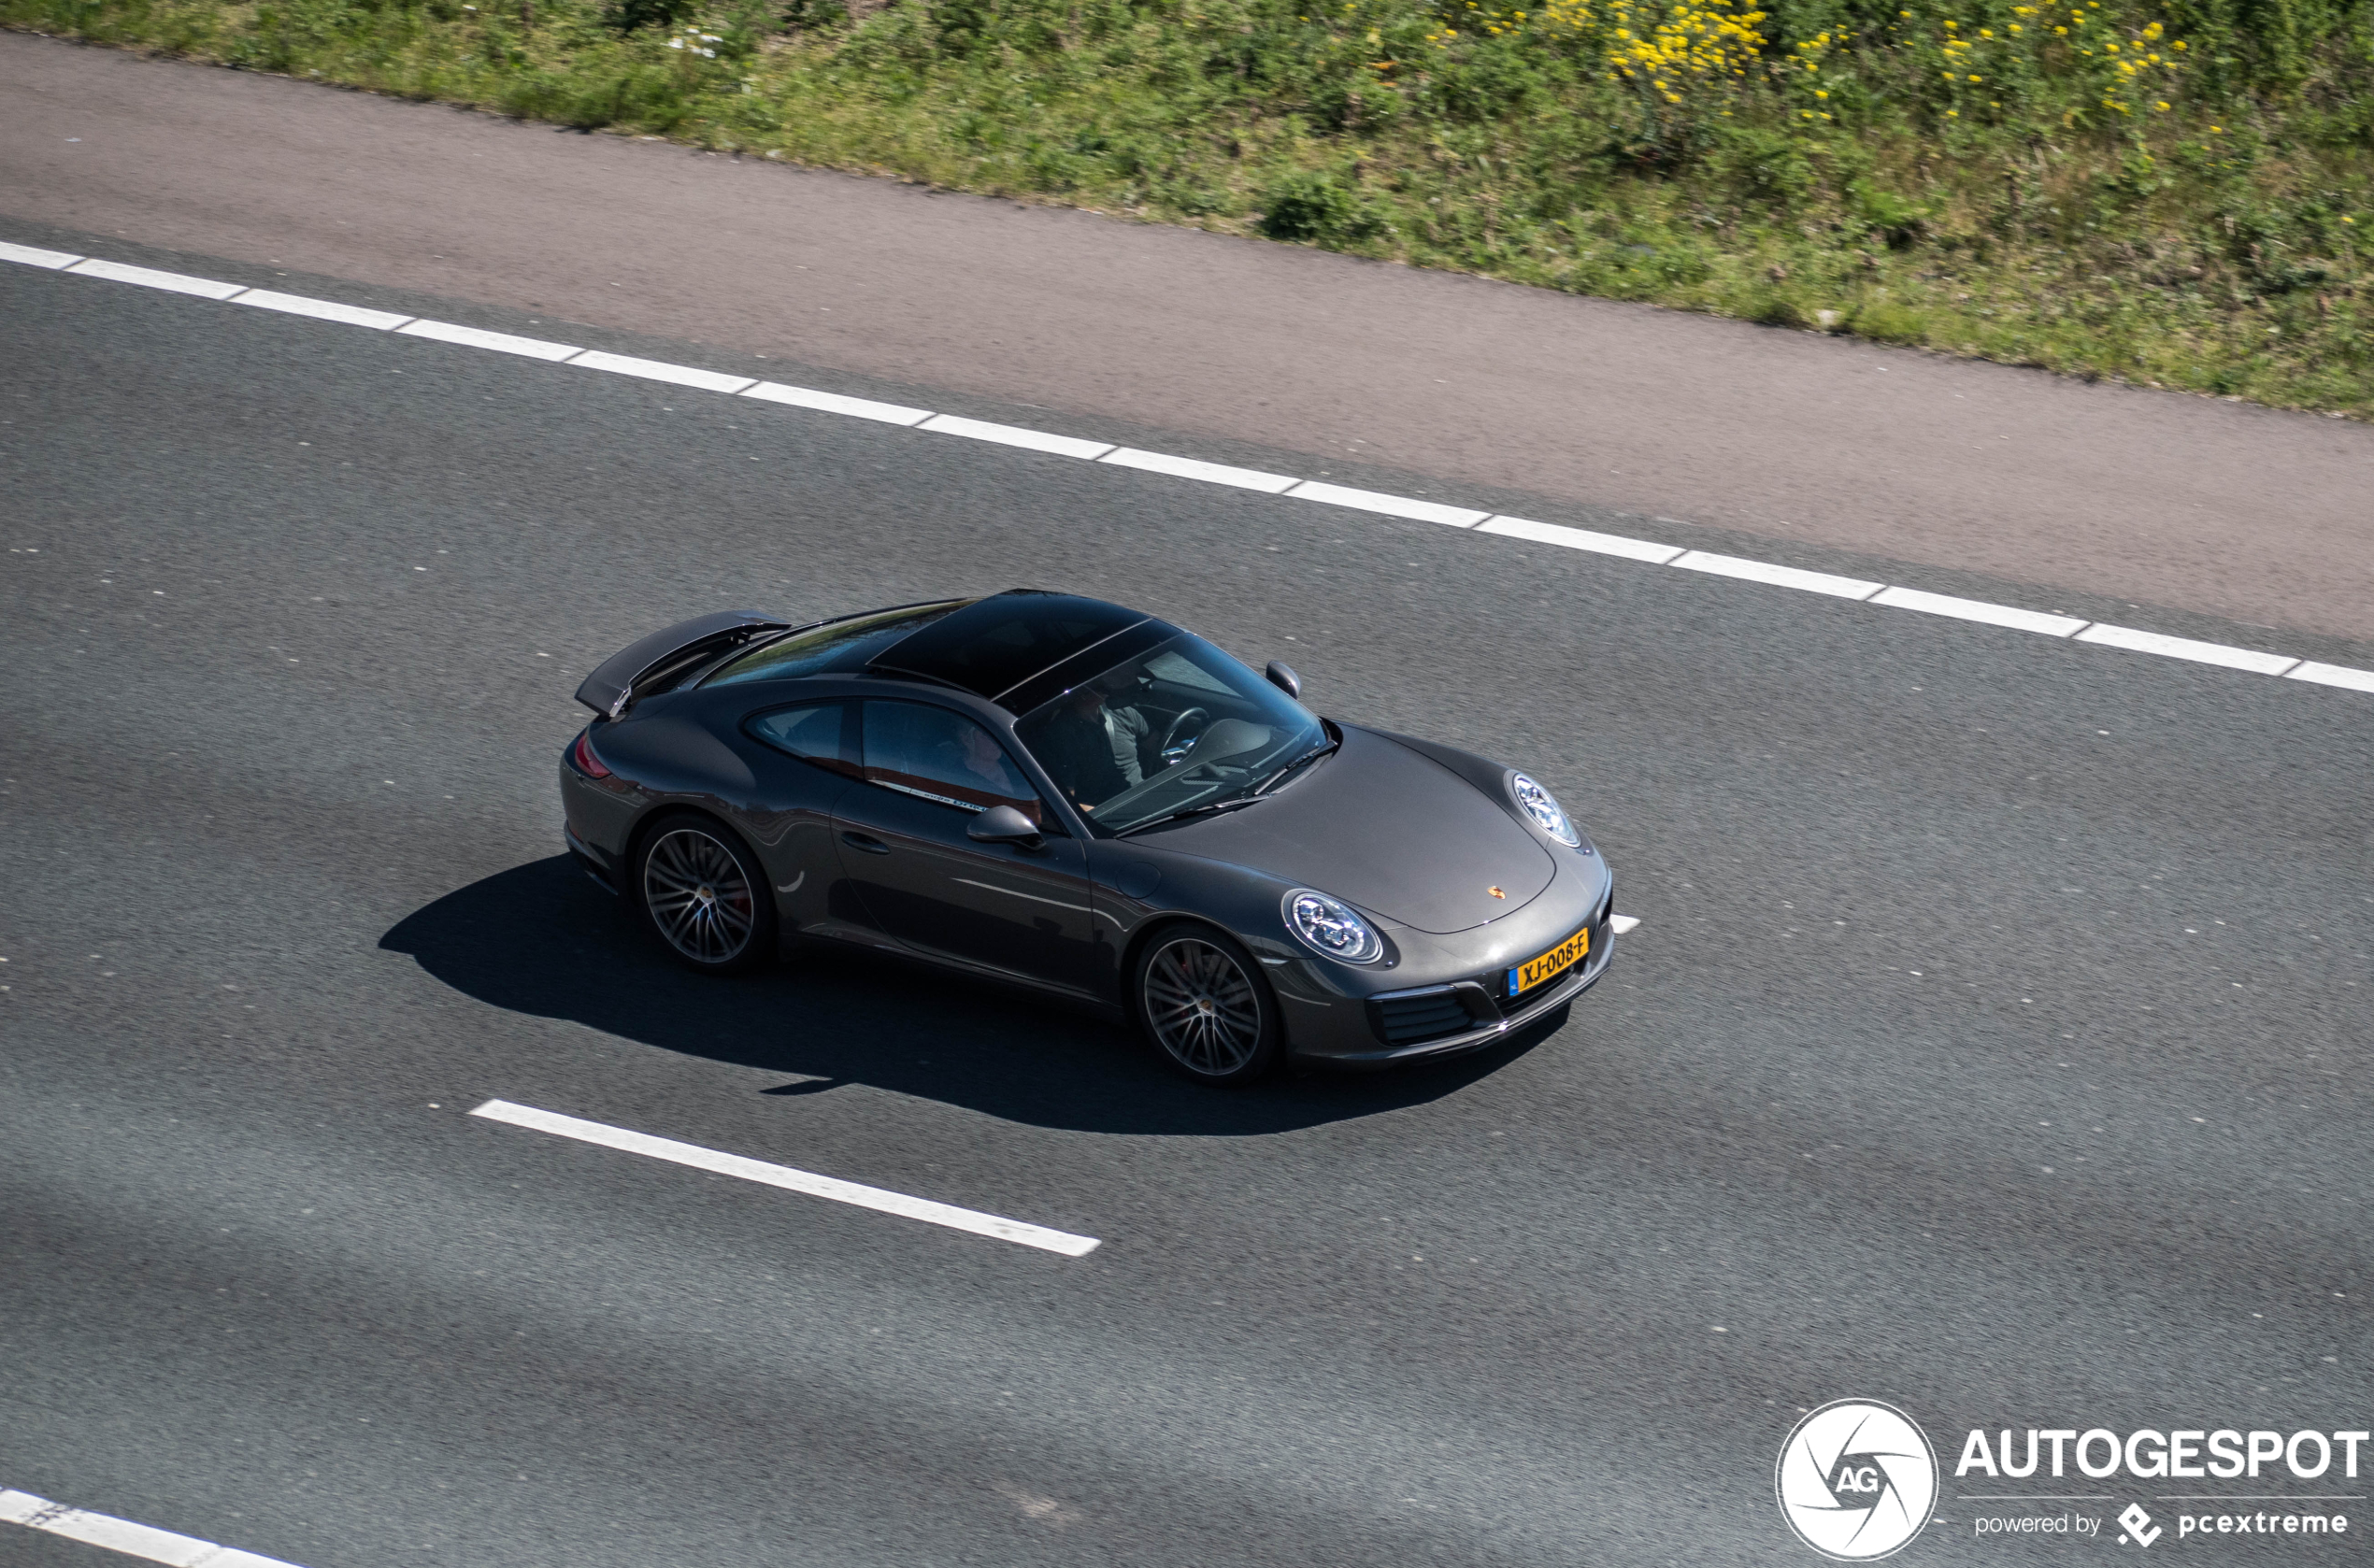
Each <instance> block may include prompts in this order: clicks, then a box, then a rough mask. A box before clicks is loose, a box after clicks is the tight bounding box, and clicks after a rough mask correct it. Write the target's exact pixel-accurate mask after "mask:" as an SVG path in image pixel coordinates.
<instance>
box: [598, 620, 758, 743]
mask: <svg viewBox="0 0 2374 1568" xmlns="http://www.w3.org/2000/svg"><path fill="white" fill-rule="evenodd" d="M791 628H792V623H791V622H790V621H788V620H779V619H778V618H777V617H775V616H771V615H762V614H761V613H759V612H758V611H756V610H719V611H717V612H716V613H715V614H713V615H703V616H695V617H694V618H693V619H692V620H679V621H678V622H677V623H676V624H675V625H673V626H670V627H669V628H668V629H667V630H665V631H664V632H654V633H652V634H651V635H650V636H648V637H645V638H643V639H642V640H641V641H640V642H637V643H634V644H631V645H630V646H628V647H626V648H624V649H621V650H620V651H618V652H616V653H613V654H611V655H610V656H609V657H608V659H605V660H603V661H602V663H601V667H600V668H598V669H596V670H595V671H594V673H593V674H592V675H590V676H587V677H585V684H583V685H582V686H579V688H578V689H577V700H578V701H579V702H580V703H583V704H584V705H585V706H587V707H590V708H592V709H593V710H594V712H596V713H598V714H600V715H601V716H602V717H603V718H605V719H616V718H618V717H619V716H620V715H622V714H623V713H624V712H625V711H626V710H627V707H628V706H629V705H631V704H632V703H633V702H634V701H635V699H636V696H637V695H639V694H640V693H641V691H643V690H644V689H645V688H647V687H650V686H651V685H653V684H655V683H657V682H658V681H659V680H660V679H661V678H662V677H665V676H670V675H677V674H681V673H682V672H684V671H685V670H688V669H690V668H692V667H693V666H694V665H695V664H700V663H707V662H708V660H710V659H713V658H715V657H717V656H718V655H719V654H721V653H723V652H726V651H727V650H728V649H734V648H737V647H739V646H740V645H741V644H743V643H746V642H749V641H750V640H751V639H752V638H753V637H761V636H765V634H767V633H769V632H788V631H790V630H791Z"/></svg>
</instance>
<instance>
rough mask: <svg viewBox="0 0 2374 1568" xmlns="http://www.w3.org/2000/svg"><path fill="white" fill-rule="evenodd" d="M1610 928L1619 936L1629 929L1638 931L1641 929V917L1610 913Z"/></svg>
mask: <svg viewBox="0 0 2374 1568" xmlns="http://www.w3.org/2000/svg"><path fill="white" fill-rule="evenodd" d="M1608 929H1609V930H1610V931H1612V932H1614V933H1615V934H1617V935H1618V936H1622V935H1623V934H1624V933H1625V932H1627V931H1637V930H1639V929H1640V917H1639V916H1637V915H1610V916H1609V917H1608Z"/></svg>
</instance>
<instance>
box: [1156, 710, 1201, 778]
mask: <svg viewBox="0 0 2374 1568" xmlns="http://www.w3.org/2000/svg"><path fill="white" fill-rule="evenodd" d="M1210 722H1211V711H1210V710H1209V709H1208V708H1200V707H1191V708H1189V709H1187V710H1186V711H1185V712H1184V713H1181V714H1180V716H1179V717H1178V718H1176V719H1174V720H1171V721H1170V728H1169V729H1167V730H1165V731H1164V732H1163V743H1162V745H1161V746H1160V747H1159V748H1157V749H1158V750H1159V751H1160V752H1161V753H1162V759H1163V766H1165V767H1176V766H1178V765H1179V764H1180V763H1183V762H1185V761H1186V760H1187V753H1188V752H1190V751H1193V750H1194V748H1195V742H1197V741H1199V740H1201V739H1202V738H1203V736H1204V727H1205V726H1206V725H1208V724H1209V723H1210ZM1191 724H1192V725H1194V733H1193V734H1190V735H1188V737H1187V738H1186V739H1185V740H1183V741H1182V740H1180V738H1179V733H1180V731H1181V730H1184V729H1186V728H1187V727H1188V726H1189V725H1191Z"/></svg>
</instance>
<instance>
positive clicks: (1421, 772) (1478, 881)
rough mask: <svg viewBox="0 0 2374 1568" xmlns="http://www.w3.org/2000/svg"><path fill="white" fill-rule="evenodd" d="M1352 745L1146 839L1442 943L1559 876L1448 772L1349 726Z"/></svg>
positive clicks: (1500, 814) (1543, 853)
mask: <svg viewBox="0 0 2374 1568" xmlns="http://www.w3.org/2000/svg"><path fill="white" fill-rule="evenodd" d="M1343 737H1344V743H1343V747H1342V748H1341V749H1340V750H1338V751H1337V753H1336V754H1335V755H1334V756H1333V757H1330V758H1329V759H1328V760H1327V761H1326V762H1324V763H1320V764H1319V765H1318V766H1316V767H1314V768H1311V769H1309V770H1308V771H1307V772H1306V773H1305V774H1304V775H1303V777H1300V778H1298V779H1295V780H1294V781H1293V782H1292V783H1290V784H1288V785H1287V786H1286V787H1285V788H1284V789H1282V790H1280V791H1278V793H1277V794H1276V795H1274V796H1271V797H1270V798H1269V799H1267V800H1265V801H1264V802H1262V803H1261V804H1260V805H1251V806H1247V807H1245V808H1244V809H1242V810H1239V811H1230V812H1225V813H1223V814H1222V815H1219V816H1216V817H1204V818H1194V819H1191V820H1187V821H1184V822H1181V823H1180V824H1179V825H1178V826H1177V827H1173V828H1165V829H1158V830H1156V831H1155V832H1154V833H1151V834H1146V835H1144V837H1143V838H1142V839H1141V842H1145V843H1159V844H1161V846H1162V847H1163V848H1166V849H1173V850H1178V851H1181V852H1183V853H1186V854H1190V855H1197V856H1201V857H1203V858H1204V859H1207V860H1214V861H1224V862H1228V863H1230V864H1232V865H1241V866H1245V867H1247V868H1249V869H1251V870H1255V871H1261V872H1266V873H1267V874H1268V875H1270V876H1273V877H1283V878H1285V879H1286V880H1288V881H1291V882H1294V883H1296V884H1298V885H1300V886H1303V887H1307V888H1315V889H1317V890H1318V891H1321V892H1323V893H1332V894H1333V895H1335V896H1336V897H1337V898H1340V899H1343V900H1344V901H1346V902H1347V903H1349V904H1351V905H1356V906H1357V907H1359V908H1361V909H1364V910H1366V911H1367V912H1368V913H1369V914H1372V915H1376V916H1379V917H1380V918H1382V919H1387V920H1391V921H1394V923H1396V924H1399V925H1406V926H1409V927H1412V928H1414V929H1416V930H1418V931H1423V932H1427V933H1429V934H1435V935H1442V934H1448V933H1451V932H1454V931H1466V930H1468V929H1470V928H1471V927H1475V926H1480V925H1483V924H1485V923H1486V922H1488V921H1491V920H1494V919H1499V918H1500V917H1501V916H1503V915H1507V914H1509V913H1511V912H1513V911H1515V910H1517V909H1521V908H1523V906H1524V905H1526V904H1527V903H1529V902H1531V901H1532V900H1533V898H1534V897H1536V896H1537V894H1539V893H1540V891H1542V889H1544V888H1546V887H1548V886H1549V885H1550V881H1551V878H1552V877H1555V876H1556V875H1557V872H1558V866H1557V862H1555V861H1553V860H1552V859H1551V858H1550V852H1549V850H1548V849H1547V848H1544V847H1543V845H1542V844H1541V842H1540V840H1538V839H1537V838H1536V837H1534V835H1533V834H1531V833H1529V832H1527V831H1526V830H1525V829H1524V828H1523V827H1522V826H1520V825H1519V824H1518V822H1517V820H1516V819H1515V818H1513V817H1512V816H1510V815H1509V812H1508V811H1507V810H1506V809H1504V808H1503V807H1502V806H1501V805H1500V804H1499V803H1498V802H1497V801H1494V800H1493V799H1491V798H1490V797H1489V796H1486V795H1484V794H1482V793H1480V792H1479V791H1477V789H1476V788H1475V786H1473V785H1471V784H1469V783H1468V782H1467V781H1466V779H1464V778H1461V777H1458V776H1457V775H1456V774H1453V773H1452V772H1451V770H1450V769H1448V768H1446V767H1443V766H1442V765H1441V764H1440V763H1435V762H1432V761H1429V760H1428V759H1426V758H1424V757H1422V756H1420V755H1419V754H1418V753H1417V752H1415V751H1412V750H1410V749H1409V748H1408V747H1406V746H1403V745H1401V744H1399V743H1398V742H1396V741H1393V740H1388V739H1387V738H1385V737H1384V736H1383V735H1380V734H1376V733H1375V732H1373V731H1369V730H1360V729H1354V728H1353V727H1351V725H1345V726H1343ZM1494 888H1497V889H1499V890H1500V891H1501V893H1502V894H1504V895H1505V896H1503V897H1500V898H1494V896H1493V891H1492V890H1493V889H1494Z"/></svg>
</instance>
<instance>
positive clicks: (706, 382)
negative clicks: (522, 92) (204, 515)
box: [0, 240, 2374, 1179]
mask: <svg viewBox="0 0 2374 1568" xmlns="http://www.w3.org/2000/svg"><path fill="white" fill-rule="evenodd" d="M0 261H5V262H15V263H18V264H21V265H24V266H33V267H43V268H47V269H49V270H50V271H63V272H69V273H72V274H74V275H75V276H77V277H81V278H106V279H107V280H109V281H111V282H117V283H134V284H138V285H139V286H141V287H143V288H150V289H163V290H165V291H168V292H173V293H181V294H193V295H197V296H199V297H202V298H206V299H216V300H228V301H231V302H233V303H236V304H240V305H252V306H260V307H261V308H264V309H266V310H278V311H281V312H284V313H286V314H289V315H294V316H308V317H312V318H314V319H316V320H319V321H336V322H342V323H345V324H348V325H352V326H360V327H376V328H379V329H380V330H383V331H386V330H393V331H395V332H398V333H401V334H403V335H406V336H409V337H426V338H433V339H435V340H436V341H437V342H440V343H451V344H456V345H459V346H461V347H463V348H468V349H493V350H494V351H495V352H497V353H506V354H519V355H522V356H524V357H526V358H529V359H537V360H550V361H553V362H555V363H570V364H576V365H582V366H584V367H586V368H588V369H591V370H607V371H609V372H612V373H613V374H616V375H622V376H636V377H641V378H646V379H649V380H655V381H665V382H668V383H671V384H673V385H676V386H683V387H693V388H696V389H700V390H703V391H708V392H721V393H725V394H728V395H736V396H741V397H754V398H757V399H759V400H761V401H762V402H766V403H780V404H785V405H788V406H792V407H794V408H808V409H812V410H814V411H816V412H818V413H823V414H839V415H843V416H846V417H848V418H851V419H861V420H878V421H882V422H884V423H887V424H896V425H906V426H908V427H910V428H914V429H920V430H928V431H932V432H935V433H936V434H938V435H962V436H965V437H967V438H969V439H972V440H976V441H993V442H995V443H997V444H998V445H1000V446H1007V447H1020V448H1023V449H1027V450H1030V451H1037V452H1046V453H1049V454H1051V455H1052V456H1056V457H1067V458H1078V459H1081V460H1083V461H1090V462H1103V463H1113V464H1115V465H1117V466H1120V467H1123V468H1136V469H1139V470H1142V471H1144V472H1147V473H1152V474H1163V475H1167V476H1169V477H1171V478H1180V479H1187V480H1191V481H1194V482H1196V483H1201V484H1216V485H1228V486H1231V487H1233V488H1236V489H1239V490H1253V491H1262V492H1266V493H1268V494H1272V495H1283V496H1286V497H1289V498H1291V499H1294V500H1299V501H1317V502H1321V503H1323V504H1324V505H1327V506H1346V507H1350V508H1351V509H1353V510H1356V511H1365V512H1374V513H1378V514H1380V515H1381V516H1384V517H1395V518H1407V519H1409V520H1414V521H1418V522H1439V523H1444V524H1447V525H1448V526H1450V527H1452V528H1466V529H1472V530H1474V531H1475V532H1476V533H1479V534H1493V535H1499V536H1500V537H1503V538H1509V539H1523V540H1527V541H1529V542H1531V543H1534V544H1541V545H1551V546H1554V547H1556V548H1558V549H1579V550H1588V551H1590V552H1592V553H1594V554H1598V555H1612V556H1617V557H1620V558H1622V559H1623V560H1627V561H1639V562H1645V563H1649V564H1651V565H1655V566H1679V567H1680V568H1682V569H1683V570H1684V571H1691V572H1706V573H1709V574H1711V575H1713V576H1716V577H1737V578H1739V579H1740V580H1742V581H1747V582H1755V583H1763V584H1765V585H1766V586H1769V587H1774V588H1787V589H1794V590H1795V591H1797V592H1804V593H1822V594H1827V595H1829V596H1831V597H1834V598H1841V599H1854V600H1860V601H1863V602H1865V603H1868V604H1874V605H1881V606H1886V607H1888V608H1890V609H1903V610H1914V611H1918V612H1920V613H1922V614H1924V615H1934V616H1942V617H1945V618H1947V619H1949V620H1968V621H1976V622H1979V623H1981V624H1983V625H1988V626H2001V627H2006V628H2009V630H2012V631H2016V632H2029V633H2034V634H2037V635H2039V636H2046V637H2061V638H2068V639H2071V640H2073V641H2076V642H2081V643H2087V644H2091V645H2093V646H2095V647H2097V648H2114V649H2122V650H2124V651H2125V652H2129V653H2147V654H2152V655H2154V656H2156V657H2159V658H2163V659H2182V660H2186V661H2189V662H2191V663H2199V664H2214V665H2217V666H2220V667H2221V668H2224V669H2230V670H2241V671H2245V672H2248V673H2250V674H2252V675H2267V676H2281V677H2286V678H2289V679H2292V680H2301V681H2307V682H2309V683H2310V684H2312V685H2317V686H2329V687H2335V688H2338V689H2339V690H2343V691H2367V692H2374V670H2358V669H2352V668H2350V667H2349V666H2348V665H2345V664H2324V663H2316V662H2314V661H2311V660H2301V659H2296V658H2294V657H2293V656H2291V655H2289V654H2282V653H2265V652H2261V651H2259V650H2258V649H2248V648H2231V647H2228V646H2226V645H2225V644H2224V643H2207V642H2195V641H2194V640H2192V639H2190V638H2187V637H2172V636H2168V635H2167V634H2163V633H2159V632H2144V631H2138V630H2136V629H2135V628H2133V627H2127V626H2104V625H2095V624H2090V623H2088V622H2086V621H2084V620H2079V619H2078V618H2077V617H2075V616H2067V615H2051V614H2047V613H2046V612H2044V611H2041V610H2030V609H2022V608H2020V607H2019V606H2013V605H1996V604H1990V603H1988V602H1987V601H1985V600H1982V599H1957V598H1954V597H1952V596H1951V595H1949V594H1944V593H1928V592H1923V591H1921V590H1919V589H1913V588H1895V587H1890V586H1888V585H1886V584H1882V583H1876V582H1866V581H1864V580H1863V579H1862V578H1860V577H1838V576H1836V575H1834V574H1832V573H1828V572H1809V571H1806V570H1804V569H1803V568H1801V567H1796V566H1782V565H1780V564H1778V563H1773V562H1768V561H1752V560H1748V559H1746V558H1744V557H1741V556H1736V555H1716V554H1713V553H1710V552H1709V551H1706V550H1695V549H1682V548H1681V547H1680V546H1679V545H1668V544H1663V543H1660V542H1659V541H1657V540H1654V539H1632V538H1626V537H1625V536H1623V535H1620V534H1601V533H1597V532H1595V531H1594V530H1592V529H1588V528H1569V527H1566V525H1564V524H1562V523H1554V522H1536V521H1533V520H1530V519H1527V518H1512V517H1494V516H1493V515H1492V514H1490V513H1488V512H1480V511H1477V510H1475V509H1473V508H1472V507H1466V506H1449V505H1447V504H1445V503H1443V502H1440V501H1426V500H1422V499H1420V498H1418V497H1416V496H1410V495H1392V494H1387V493H1385V492H1381V491H1373V490H1354V489H1351V487H1349V486H1346V485H1331V484H1323V483H1322V482H1320V481H1319V480H1317V479H1301V478H1294V476H1292V475H1289V474H1269V473H1264V472H1262V471H1261V470H1259V469H1255V468H1236V467H1231V466H1230V465H1228V464H1227V463H1208V462H1205V461H1204V460H1203V459H1201V458H1193V457H1179V456H1175V455H1173V454H1171V453H1168V452H1147V451H1139V450H1137V449H1135V448H1129V447H1116V446H1114V445H1112V444H1111V443H1110V442H1108V441H1090V440H1085V439H1083V438H1081V437H1080V436H1077V435H1057V434H1055V433H1054V432H1052V431H1045V430H1033V429H1030V428H1029V427H1027V426H1024V425H1011V424H994V423H992V422H990V421H986V420H969V419H964V418H961V417H960V416H958V415H954V414H937V413H934V412H932V411H931V410H930V409H928V408H907V407H902V406H899V405H897V404H894V403H877V402H875V401H873V400H872V399H870V398H863V397H848V396H844V395H843V394H841V393H839V392H818V391H816V390H814V389H812V388H808V387H787V386H784V385H782V384H781V383H779V382H776V381H753V380H751V378H749V377H746V376H730V375H727V374H725V373H724V372H722V371H716V370H705V369H701V368H699V367H697V366H694V365H685V364H671V363H666V362H665V361H662V360H643V359H635V358H632V357H630V356H628V355H625V354H612V353H607V352H604V351H602V350H600V349H579V348H578V347H576V346H575V345H573V344H567V343H550V342H546V341H545V340H544V339H542V338H536V337H518V336H514V335H511V334H509V333H501V332H488V331H485V330H483V329H481V328H479V327H465V326H459V325H456V324H454V323H453V322H450V321H426V320H422V321H412V320H408V319H407V318H406V317H403V316H399V315H395V314H393V312H390V311H385V310H370V309H365V307H363V306H353V305H344V304H340V303H339V302H337V301H336V300H322V299H310V298H307V297H306V296H305V295H302V294H284V293H279V292H275V291H272V290H269V289H250V288H248V287H246V286H245V285H243V284H238V283H221V282H217V281H215V280H214V279H212V278H192V277H188V276H185V275H184V274H181V273H178V272H159V271H156V270H155V269H153V268H150V267H140V266H131V265H127V264H123V263H121V262H107V261H99V260H96V259H93V258H88V257H80V256H74V255H70V254H68V253H67V252H65V251H63V250H47V249H42V248H40V247H38V246H32V245H16V244H11V243H9V242H7V241H6V240H0ZM820 1179H822V1178H820Z"/></svg>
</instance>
